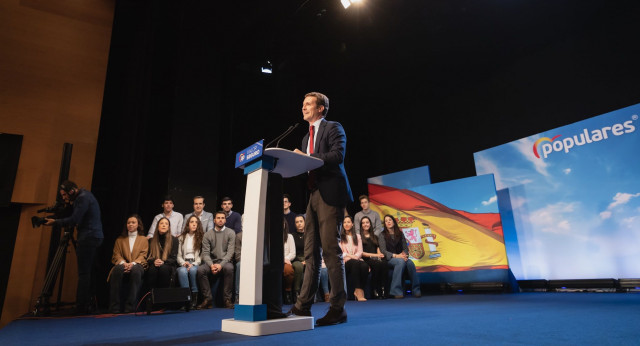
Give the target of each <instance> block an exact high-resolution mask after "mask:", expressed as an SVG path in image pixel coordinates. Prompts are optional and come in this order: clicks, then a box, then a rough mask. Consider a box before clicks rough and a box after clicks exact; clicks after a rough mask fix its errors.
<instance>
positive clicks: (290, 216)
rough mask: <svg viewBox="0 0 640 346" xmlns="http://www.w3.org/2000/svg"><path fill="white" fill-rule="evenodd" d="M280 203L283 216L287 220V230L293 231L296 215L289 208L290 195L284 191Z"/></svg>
mask: <svg viewBox="0 0 640 346" xmlns="http://www.w3.org/2000/svg"><path fill="white" fill-rule="evenodd" d="M282 204H283V208H284V218H285V219H286V220H287V225H288V226H289V232H295V230H296V216H297V215H296V213H294V212H293V211H292V210H291V196H289V195H287V194H286V193H285V194H284V195H283V197H282Z"/></svg>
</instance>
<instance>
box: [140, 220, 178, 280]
mask: <svg viewBox="0 0 640 346" xmlns="http://www.w3.org/2000/svg"><path fill="white" fill-rule="evenodd" d="M179 247H180V245H179V244H178V238H175V237H174V236H172V235H171V223H170V221H169V219H167V218H166V217H163V218H161V219H160V220H158V224H157V226H156V232H155V233H154V234H153V238H151V239H149V258H148V262H149V269H148V270H147V283H148V285H147V286H148V287H149V289H151V288H165V287H169V286H170V285H171V277H172V276H173V272H174V271H175V269H176V266H177V264H178V248H179Z"/></svg>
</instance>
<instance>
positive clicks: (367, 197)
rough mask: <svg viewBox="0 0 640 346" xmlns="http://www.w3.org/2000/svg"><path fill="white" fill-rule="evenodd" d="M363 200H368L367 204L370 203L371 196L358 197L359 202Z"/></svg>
mask: <svg viewBox="0 0 640 346" xmlns="http://www.w3.org/2000/svg"><path fill="white" fill-rule="evenodd" d="M363 199H366V200H367V202H370V201H369V196H367V195H360V197H358V201H362V200H363Z"/></svg>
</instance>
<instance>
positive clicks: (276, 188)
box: [222, 141, 324, 336]
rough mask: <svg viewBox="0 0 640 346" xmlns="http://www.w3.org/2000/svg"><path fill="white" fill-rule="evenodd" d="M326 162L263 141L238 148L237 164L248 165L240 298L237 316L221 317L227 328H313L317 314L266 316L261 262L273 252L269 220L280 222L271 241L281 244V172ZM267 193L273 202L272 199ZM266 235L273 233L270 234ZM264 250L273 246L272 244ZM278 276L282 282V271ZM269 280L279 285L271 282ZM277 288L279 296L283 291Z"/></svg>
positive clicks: (262, 331) (252, 331)
mask: <svg viewBox="0 0 640 346" xmlns="http://www.w3.org/2000/svg"><path fill="white" fill-rule="evenodd" d="M323 164H324V162H323V161H322V160H320V159H318V158H314V157H311V156H308V155H303V154H298V153H295V152H293V151H290V150H286V149H282V148H268V149H264V150H263V141H259V142H257V143H255V144H254V145H252V146H250V147H248V148H246V149H244V150H243V151H241V152H239V153H238V154H236V168H242V169H244V174H245V175H246V176H247V188H246V195H245V205H244V221H243V226H242V232H243V234H242V259H241V262H242V265H241V268H240V299H239V304H237V305H236V306H235V308H234V318H232V319H225V320H222V331H223V332H230V333H236V334H243V335H249V336H260V335H269V334H277V333H286V332H293V331H301V330H308V329H313V322H314V321H313V317H305V316H291V317H288V318H280V319H273V320H267V306H266V304H263V297H262V291H263V287H262V284H263V265H264V262H265V260H267V261H268V260H269V258H270V256H268V254H266V253H265V233H266V232H265V230H266V229H269V227H270V225H274V226H271V228H272V229H275V227H279V234H280V237H279V238H278V237H273V238H274V239H267V240H268V241H267V243H270V244H278V242H279V244H280V246H282V218H283V210H282V178H289V177H293V176H296V175H299V174H302V173H304V172H307V171H310V170H313V169H316V168H318V167H320V166H322V165H323ZM268 195H269V196H270V199H271V200H272V201H271V203H269V202H268ZM273 197H276V198H273ZM273 204H276V205H273ZM269 220H271V221H272V222H269ZM278 220H279V222H278ZM273 221H275V222H273ZM278 225H279V226H278ZM274 233H276V234H277V233H278V232H277V230H276V232H272V234H274ZM266 236H267V237H269V234H267V235H266ZM269 240H272V242H270V241H269ZM266 250H267V251H269V248H268V247H267V249H266ZM280 252H282V250H280ZM280 257H282V256H280ZM280 262H281V263H277V265H281V266H283V265H284V262H283V260H280ZM275 264H276V263H274V265H275ZM277 280H279V281H278V282H281V281H282V277H279V278H277ZM266 284H267V285H275V283H271V282H268V283H266ZM277 287H279V285H278V286H277ZM278 294H279V295H280V296H281V292H278Z"/></svg>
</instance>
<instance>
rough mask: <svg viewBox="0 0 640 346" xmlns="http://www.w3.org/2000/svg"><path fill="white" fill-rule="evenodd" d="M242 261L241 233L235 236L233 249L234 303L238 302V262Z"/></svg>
mask: <svg viewBox="0 0 640 346" xmlns="http://www.w3.org/2000/svg"><path fill="white" fill-rule="evenodd" d="M241 259H242V232H240V233H238V234H236V248H235V249H234V255H233V260H234V262H235V263H236V268H235V270H236V273H235V276H236V297H235V302H236V304H238V303H239V302H240V260H241Z"/></svg>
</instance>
